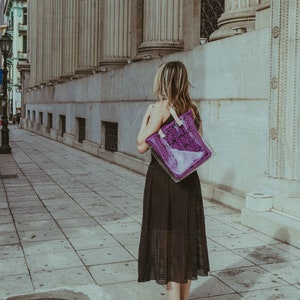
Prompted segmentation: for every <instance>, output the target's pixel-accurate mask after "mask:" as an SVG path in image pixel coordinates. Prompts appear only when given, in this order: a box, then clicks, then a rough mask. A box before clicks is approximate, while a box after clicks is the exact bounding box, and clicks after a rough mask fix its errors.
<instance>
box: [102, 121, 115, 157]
mask: <svg viewBox="0 0 300 300" xmlns="http://www.w3.org/2000/svg"><path fill="white" fill-rule="evenodd" d="M104 126H105V150H108V151H112V152H115V151H117V150H118V123H114V122H104Z"/></svg>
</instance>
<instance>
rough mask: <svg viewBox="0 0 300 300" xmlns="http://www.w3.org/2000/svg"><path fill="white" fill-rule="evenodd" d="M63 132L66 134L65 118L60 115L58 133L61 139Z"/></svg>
mask: <svg viewBox="0 0 300 300" xmlns="http://www.w3.org/2000/svg"><path fill="white" fill-rule="evenodd" d="M65 132H66V116H64V115H60V116H59V133H60V136H61V137H63V136H64V133H65Z"/></svg>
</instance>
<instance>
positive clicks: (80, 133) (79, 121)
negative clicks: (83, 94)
mask: <svg viewBox="0 0 300 300" xmlns="http://www.w3.org/2000/svg"><path fill="white" fill-rule="evenodd" d="M77 124H78V142H79V143H82V142H83V140H85V119H84V118H77Z"/></svg>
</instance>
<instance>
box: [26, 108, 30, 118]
mask: <svg viewBox="0 0 300 300" xmlns="http://www.w3.org/2000/svg"><path fill="white" fill-rule="evenodd" d="M27 119H28V120H30V110H29V109H28V110H27Z"/></svg>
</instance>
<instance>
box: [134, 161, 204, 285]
mask: <svg viewBox="0 0 300 300" xmlns="http://www.w3.org/2000/svg"><path fill="white" fill-rule="evenodd" d="M208 272H209V261H208V253H207V242H206V234H205V221H204V211H203V202H202V194H201V186H200V181H199V177H198V174H197V172H194V173H193V174H191V175H189V176H188V177H187V178H185V179H184V180H183V181H181V182H180V183H175V182H174V181H173V180H172V179H171V178H170V177H169V175H168V174H167V173H166V172H165V171H164V169H163V168H162V167H161V166H160V165H159V163H158V162H157V161H156V160H155V158H154V157H152V161H151V163H150V165H149V169H148V172H147V176H146V183H145V190H144V206H143V221H142V229H141V238H140V246H139V258H138V281H139V282H144V281H149V280H155V281H156V282H157V283H159V284H167V283H168V282H169V281H173V282H177V283H186V282H187V280H192V279H196V278H197V276H198V275H199V276H206V275H207V274H208Z"/></svg>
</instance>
